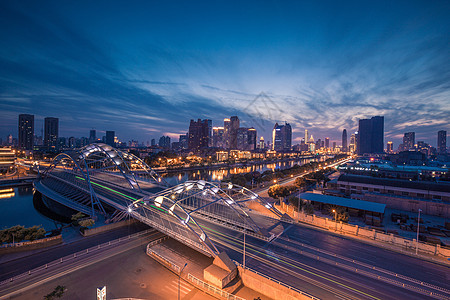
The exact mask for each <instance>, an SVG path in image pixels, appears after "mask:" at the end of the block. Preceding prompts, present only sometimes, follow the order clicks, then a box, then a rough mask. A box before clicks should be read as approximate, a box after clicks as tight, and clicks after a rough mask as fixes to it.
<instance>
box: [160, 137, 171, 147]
mask: <svg viewBox="0 0 450 300" xmlns="http://www.w3.org/2000/svg"><path fill="white" fill-rule="evenodd" d="M159 146H160V147H161V148H163V149H166V150H169V149H170V137H169V136H164V135H163V136H162V137H160V138H159Z"/></svg>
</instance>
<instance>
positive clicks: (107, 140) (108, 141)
mask: <svg viewBox="0 0 450 300" xmlns="http://www.w3.org/2000/svg"><path fill="white" fill-rule="evenodd" d="M114 135H115V132H114V131H106V138H105V143H106V144H107V145H110V146H111V147H115V146H116V145H115V144H114Z"/></svg>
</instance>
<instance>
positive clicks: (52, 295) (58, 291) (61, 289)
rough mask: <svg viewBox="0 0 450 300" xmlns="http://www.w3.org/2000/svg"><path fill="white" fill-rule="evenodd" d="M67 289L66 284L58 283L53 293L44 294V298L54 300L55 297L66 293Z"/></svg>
mask: <svg viewBox="0 0 450 300" xmlns="http://www.w3.org/2000/svg"><path fill="white" fill-rule="evenodd" d="M65 291H67V288H66V287H65V286H64V285H58V286H56V287H55V289H54V290H53V291H52V292H51V293H49V294H47V295H45V296H44V300H53V299H55V298H61V297H62V296H63V295H64V292H65Z"/></svg>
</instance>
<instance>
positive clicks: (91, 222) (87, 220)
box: [78, 219, 95, 227]
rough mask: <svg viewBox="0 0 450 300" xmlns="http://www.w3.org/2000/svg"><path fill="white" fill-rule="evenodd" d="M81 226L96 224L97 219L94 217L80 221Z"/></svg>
mask: <svg viewBox="0 0 450 300" xmlns="http://www.w3.org/2000/svg"><path fill="white" fill-rule="evenodd" d="M78 224H80V226H81V227H90V226H92V225H94V224H95V221H94V220H92V219H84V220H81V221H79V222H78Z"/></svg>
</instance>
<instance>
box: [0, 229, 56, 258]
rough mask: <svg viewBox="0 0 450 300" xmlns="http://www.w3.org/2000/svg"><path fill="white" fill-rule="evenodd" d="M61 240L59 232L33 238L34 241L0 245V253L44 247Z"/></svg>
mask: <svg viewBox="0 0 450 300" xmlns="http://www.w3.org/2000/svg"><path fill="white" fill-rule="evenodd" d="M62 241H63V240H62V235H61V234H60V235H56V236H52V237H49V238H43V239H39V240H35V241H29V242H20V243H14V245H13V244H6V245H2V246H1V247H0V255H1V254H7V253H15V252H21V251H28V250H36V249H41V248H46V247H50V246H54V245H58V244H61V243H62Z"/></svg>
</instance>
